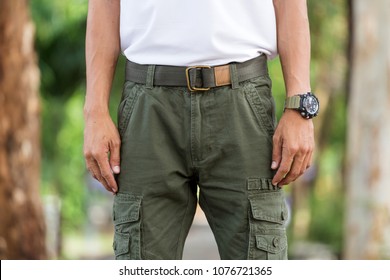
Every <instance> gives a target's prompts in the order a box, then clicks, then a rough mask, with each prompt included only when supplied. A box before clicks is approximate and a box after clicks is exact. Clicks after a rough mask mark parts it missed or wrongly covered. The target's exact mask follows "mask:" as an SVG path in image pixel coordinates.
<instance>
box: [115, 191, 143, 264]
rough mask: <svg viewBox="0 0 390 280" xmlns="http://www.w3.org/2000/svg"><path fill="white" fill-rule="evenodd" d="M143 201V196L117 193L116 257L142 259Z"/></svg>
mask: <svg viewBox="0 0 390 280" xmlns="http://www.w3.org/2000/svg"><path fill="white" fill-rule="evenodd" d="M141 202H142V197H141V196H136V195H132V194H129V193H119V194H117V195H115V198H114V207H113V222H114V227H115V233H114V243H113V248H114V252H115V258H116V259H133V260H134V259H141V210H140V209H141Z"/></svg>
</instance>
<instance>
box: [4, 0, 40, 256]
mask: <svg viewBox="0 0 390 280" xmlns="http://www.w3.org/2000/svg"><path fill="white" fill-rule="evenodd" d="M33 39H34V26H33V24H32V22H31V20H30V15H29V7H28V1H27V0H17V1H15V0H1V1H0V259H44V258H46V252H45V251H46V250H45V225H44V218H43V213H42V209H41V203H40V196H39V176H40V173H39V165H40V148H39V135H40V123H39V109H40V108H39V95H38V88H39V78H40V77H39V70H38V67H37V64H36V61H37V59H36V54H35V52H34V47H33V44H34V40H33Z"/></svg>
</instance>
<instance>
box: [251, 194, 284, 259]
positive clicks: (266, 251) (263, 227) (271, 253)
mask: <svg viewBox="0 0 390 280" xmlns="http://www.w3.org/2000/svg"><path fill="white" fill-rule="evenodd" d="M249 204H250V218H249V219H250V221H249V223H250V236H249V252H248V259H286V258H287V235H286V229H285V224H286V222H287V219H288V208H287V205H286V202H285V199H284V194H283V191H282V190H276V191H269V190H266V191H264V190H258V191H255V190H252V191H251V194H250V197H249Z"/></svg>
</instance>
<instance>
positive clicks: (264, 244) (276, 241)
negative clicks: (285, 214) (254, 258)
mask: <svg viewBox="0 0 390 280" xmlns="http://www.w3.org/2000/svg"><path fill="white" fill-rule="evenodd" d="M273 231H274V230H268V232H266V233H265V234H262V235H256V247H257V249H260V250H263V251H267V252H269V253H272V254H277V253H279V252H281V251H283V250H285V249H286V247H287V237H286V235H285V234H280V233H279V232H273Z"/></svg>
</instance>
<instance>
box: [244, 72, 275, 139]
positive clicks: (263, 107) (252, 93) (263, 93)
mask: <svg viewBox="0 0 390 280" xmlns="http://www.w3.org/2000/svg"><path fill="white" fill-rule="evenodd" d="M246 99H247V101H248V103H249V104H250V106H251V109H252V111H253V113H254V115H255V116H256V119H257V121H258V123H259V125H260V127H261V128H262V129H263V130H264V131H265V132H266V133H267V134H268V135H269V136H271V137H272V136H273V134H274V132H275V127H276V116H275V101H274V98H273V96H272V93H271V79H270V78H269V77H268V76H264V77H258V78H255V79H252V80H251V81H250V82H249V83H248V84H247V85H246Z"/></svg>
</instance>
